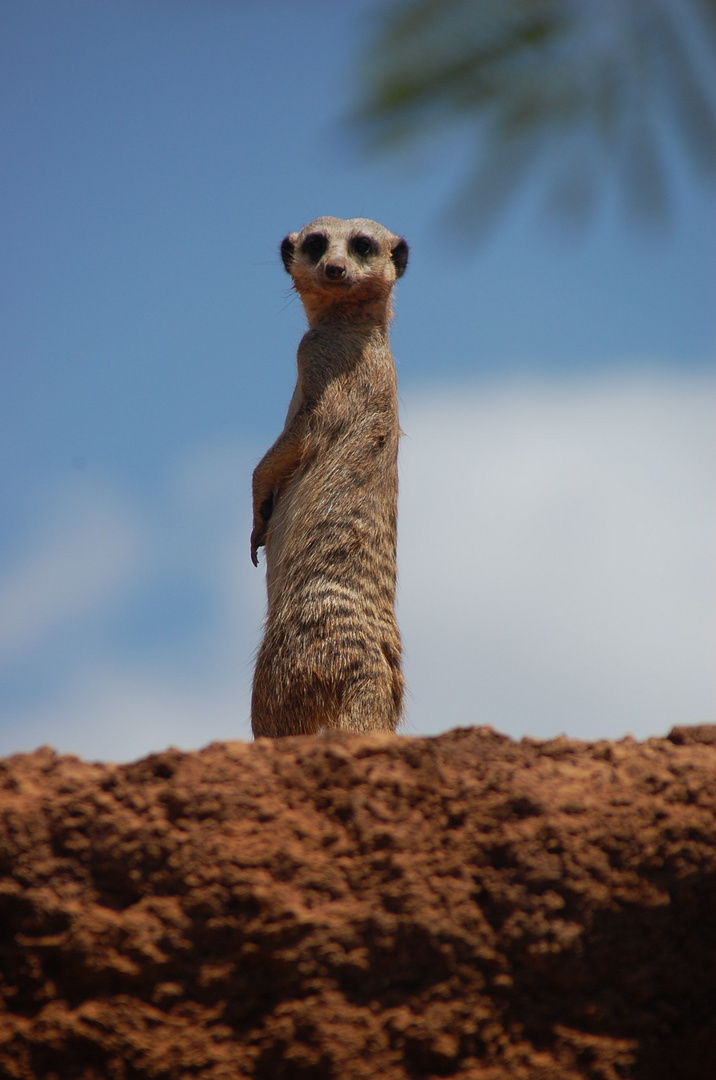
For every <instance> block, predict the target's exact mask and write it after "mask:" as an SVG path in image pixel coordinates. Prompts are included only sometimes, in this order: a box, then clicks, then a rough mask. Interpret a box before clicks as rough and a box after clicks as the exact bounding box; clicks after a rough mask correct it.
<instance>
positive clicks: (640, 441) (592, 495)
mask: <svg viewBox="0 0 716 1080" xmlns="http://www.w3.org/2000/svg"><path fill="white" fill-rule="evenodd" d="M715 414H716V380H714V379H708V378H706V377H702V378H697V377H694V376H683V377H676V376H662V375H657V374H651V375H649V374H641V375H635V376H633V377H630V378H627V377H624V376H621V377H619V376H615V375H611V376H602V377H601V378H599V379H594V380H593V381H591V382H586V381H585V382H576V381H573V382H571V383H554V384H538V385H524V384H514V385H502V386H493V387H484V386H483V387H479V386H476V387H455V388H454V389H444V388H443V389H440V390H438V391H436V392H424V393H420V394H410V395H407V396H406V400H405V402H404V408H403V418H402V422H403V427H404V428H405V430H406V431H407V433H408V434H407V436H406V438H405V439H404V440H403V444H402V450H401V457H402V460H401V516H400V529H399V533H400V549H399V567H400V606H399V618H400V623H401V628H402V631H403V636H404V640H405V648H406V677H407V681H408V686H409V691H410V693H409V698H408V714H409V720H408V724H407V726H406V729H405V730H406V732H407V733H408V734H410V733H414V734H422V733H436V732H438V731H441V730H445V729H447V728H450V727H456V726H459V725H463V726H465V725H470V724H477V723H491V724H493V725H495V726H496V727H498V728H500V729H502V730H503V731H507V732H508V733H510V734H512V735H515V736H519V735H522V734H526V733H527V734H532V735H535V736H548V735H552V734H556V733H558V732H560V731H564V732H566V733H567V734H569V735H572V736H576V737H581V738H597V737H619V736H621V735H623V734H625V733H627V732H631V733H632V734H634V735H636V736H638V737H646V736H648V735H650V734H659V733H663V732H664V731H665V730H667V729H668V728H669V726H671V725H672V724H675V723H696V722H703V721H709V720H713V721H716V687H715V686H714V680H713V670H714V665H713V655H714V646H715V645H716V581H715V570H716V566H715V561H716V555H715V554H714V552H716V545H715V543H714V541H715V540H716V505H715V503H716V496H715V495H714V490H715V488H714V475H713V474H714V468H715V466H716V458H715V456H714V433H715V432H716V424H714V419H715V418H716V415H715ZM254 459H255V455H253V454H252V453H250V452H248V451H247V450H246V449H245V448H242V447H240V446H237V445H233V446H231V445H229V446H223V447H217V446H213V447H211V446H210V447H203V448H199V449H198V450H196V451H194V452H192V453H191V454H190V455H188V457H187V459H186V460H185V461H184V462H180V463H178V465H177V468H176V470H175V475H174V476H173V477H172V478H170V481H169V483H168V486H167V491H166V494H165V497H164V498H163V499H160V500H158V501H157V502H156V503H155V504H154V505H153V507H152V510H151V521H150V520H149V517H148V512H145V513H144V515H142V513H140V510H139V508H138V507H135V508H134V509H128V508H127V507H126V506H123V505H122V504H120V503H119V502H118V501H117V499H116V498H114V497H113V496H110V495H109V494H108V493H106V492H104V493H103V492H98V491H95V492H94V494H92V496H91V497H90V495H87V496H86V498H85V501H84V502H83V501H82V500H79V501H77V502H75V503H74V504H72V505H71V504H70V503H69V502H67V503H66V508H65V512H64V516H63V515H60V516H59V517H56V518H54V519H53V521H52V522H50V519H49V518H48V525H47V526H46V528H45V530H44V531H43V532H42V533H41V534H40V535H39V537H38V539H37V542H36V543H35V544H34V545H33V546H32V548H31V549H30V550H29V551H28V552H27V554H26V556H25V558H24V560H20V561H18V563H17V565H16V567H15V571H14V575H13V576H11V575H10V574H9V573H8V574H7V575H6V577H5V578H4V579H3V580H4V597H5V606H4V611H3V614H4V616H5V618H7V616H8V613H9V614H10V615H11V617H12V623H13V626H14V635H13V638H12V647H13V648H14V649H15V652H16V654H17V655H18V656H19V657H21V658H22V660H23V663H31V664H32V663H35V664H36V670H37V673H38V678H40V679H41V676H42V667H41V665H42V664H43V663H46V662H47V656H48V651H49V652H50V653H51V652H52V650H53V648H54V649H55V654H56V655H57V656H59V655H61V657H62V663H63V664H64V663H68V664H69V665H70V667H69V669H68V670H67V671H66V672H65V675H66V678H65V679H64V682H63V683H62V685H61V686H55V688H54V689H53V690H52V691H51V692H48V694H47V696H46V698H45V699H44V700H42V701H39V700H37V698H36V699H35V701H34V704H32V705H31V706H29V705H27V706H22V707H21V706H19V705H18V706H12V705H10V707H9V708H8V709H6V713H5V719H4V722H3V725H2V730H1V731H0V753H9V752H13V751H15V750H20V749H31V748H33V747H35V746H37V745H39V744H41V743H50V744H51V745H54V746H56V747H57V748H58V749H59V750H62V751H71V752H75V753H79V754H81V755H83V756H85V757H90V758H104V759H110V760H126V759H129V758H133V757H139V756H141V755H142V754H145V753H149V752H150V751H153V750H158V749H161V748H163V747H165V746H167V745H176V746H180V747H181V748H184V749H191V748H194V747H198V746H201V745H203V744H205V743H207V742H210V741H212V740H214V739H228V738H249V737H250V734H249V723H248V708H249V692H250V684H251V673H252V663H253V650H254V648H255V645H256V643H257V641H258V638H259V635H260V623H261V618H262V614H263V606H264V580H263V572H262V571H257V570H255V569H254V568H253V567H252V566H251V563H250V560H249V557H248V533H249V528H250V522H249V513H250V511H249V504H248V478H249V476H250V472H251V467H252V464H253V461H254ZM242 482H243V483H244V487H243V489H242V488H241V484H242ZM50 525H52V527H50ZM168 553H171V554H168ZM167 560H169V561H170V562H171V573H172V575H174V577H173V578H172V580H175V578H176V580H179V581H181V580H184V581H195V582H199V583H200V584H201V587H202V588H204V589H206V590H207V593H208V595H209V596H210V598H211V617H210V619H209V620H208V621H207V620H204V622H203V623H202V625H201V626H199V625H198V624H197V626H196V628H195V630H194V631H193V636H192V635H190V636H189V640H188V642H187V640H186V639H185V640H183V642H182V644H181V647H178V646H177V647H174V646H172V645H171V643H170V644H169V645H167V647H166V648H165V649H160V650H159V651H158V652H155V651H152V652H151V654H150V653H149V652H147V654H146V655H142V656H141V660H138V659H137V650H136V649H135V650H134V652H133V654H132V655H129V654H127V653H126V651H125V653H121V652H120V651H119V650H118V649H117V648H116V647H115V646H114V645H113V644H112V637H111V635H109V637H108V638H107V640H106V641H105V640H103V642H102V643H100V645H93V649H92V653H91V655H89V654H88V653H87V651H86V649H87V646H86V642H87V635H86V633H85V634H83V632H82V631H83V627H85V628H86V624H87V623H88V622H89V621H90V620H91V619H93V618H95V619H96V617H97V614H98V612H99V613H102V612H104V613H105V615H108V618H109V620H110V622H111V613H112V611H113V610H115V606H116V601H117V596H118V594H122V593H124V592H126V591H127V590H128V589H130V588H131V589H134V590H141V589H142V588H143V587H144V584H145V583H149V584H151V582H152V580H154V579H156V578H157V577H159V576H161V574H163V573H164V572H165V570H166V566H167ZM73 628H74V630H76V631H77V634H76V640H77V644H76V645H75V646H73V648H74V651H73V648H69V647H68V645H67V642H68V640H70V641H72V640H74V639H73V638H72V634H73V632H74V631H73ZM40 639H42V640H43V641H44V643H45V646H44V651H43V652H42V655H41V656H39V657H36V656H35V651H34V649H35V645H36V643H37V642H38V641H39V640H40ZM9 640H10V639H9V638H6V639H0V641H4V642H7V641H9ZM6 648H9V646H8V645H7V644H6ZM157 655H158V656H160V657H161V660H157V658H156V657H157ZM33 670H35V669H33Z"/></svg>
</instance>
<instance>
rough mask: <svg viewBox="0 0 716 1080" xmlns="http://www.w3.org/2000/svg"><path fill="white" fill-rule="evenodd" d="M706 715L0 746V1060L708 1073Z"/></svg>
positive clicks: (162, 1078) (715, 945)
mask: <svg viewBox="0 0 716 1080" xmlns="http://www.w3.org/2000/svg"><path fill="white" fill-rule="evenodd" d="M714 736H716V731H715V730H714V729H713V728H704V729H678V730H675V731H674V732H672V735H671V736H670V739H669V740H662V739H651V740H649V741H648V742H646V743H643V744H637V743H634V742H632V741H630V740H625V741H623V742H620V743H608V742H598V743H576V742H572V741H570V740H567V739H557V740H554V741H551V742H544V743H540V742H534V741H528V740H525V741H523V742H521V743H514V742H512V741H511V740H510V739H507V738H505V737H502V736H500V735H497V734H495V733H494V732H493V731H491V730H489V729H484V728H482V729H480V728H476V729H469V730H458V731H453V732H450V733H449V734H446V735H442V736H440V737H439V738H436V739H410V738H396V737H394V736H367V737H361V736H345V735H333V736H330V737H316V738H294V739H285V740H281V741H277V742H269V741H265V740H260V741H259V742H257V743H256V744H254V745H244V744H239V743H229V744H215V745H212V746H209V747H208V748H207V749H205V750H203V751H201V752H200V753H195V754H183V753H179V752H177V751H168V752H167V753H164V754H158V755H155V756H152V757H149V758H147V759H146V760H144V761H140V762H137V763H136V764H133V765H127V766H112V765H93V764H86V763H83V762H81V761H79V760H78V759H77V758H73V757H58V756H57V755H55V754H54V753H53V752H52V751H51V750H48V749H43V750H39V751H38V752H37V753H35V754H29V755H18V756H16V757H12V758H9V759H7V760H5V761H4V762H2V763H0V809H1V810H2V819H1V820H2V828H1V829H0V991H1V993H2V998H3V1001H4V1005H3V1007H2V1010H1V1011H0V1077H2V1078H13V1080H20V1078H22V1080H148V1078H150V1077H151V1078H156V1080H188V1078H190V1077H191V1078H195V1077H198V1078H201V1080H241V1078H244V1077H246V1078H249V1077H250V1078H256V1080H282V1078H286V1080H294V1078H296V1080H339V1078H340V1080H377V1078H385V1080H407V1078H418V1077H420V1078H428V1077H445V1076H455V1077H462V1078H475V1080H506V1078H511V1080H512V1078H520V1080H577V1078H587V1077H589V1078H593V1080H625V1078H630V1080H674V1078H676V1077H678V1078H680V1080H708V1078H710V1077H712V1076H716V831H715V824H716V819H715V811H716V739H715V738H714Z"/></svg>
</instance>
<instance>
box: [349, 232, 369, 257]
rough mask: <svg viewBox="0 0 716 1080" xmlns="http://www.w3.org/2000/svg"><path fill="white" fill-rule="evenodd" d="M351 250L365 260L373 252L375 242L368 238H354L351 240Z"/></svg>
mask: <svg viewBox="0 0 716 1080" xmlns="http://www.w3.org/2000/svg"><path fill="white" fill-rule="evenodd" d="M351 248H352V249H353V251H355V253H356V255H360V256H361V258H363V259H365V258H366V256H368V255H370V254H371V252H372V251H373V241H372V240H371V239H370V237H368V236H354V237H353V239H352V240H351Z"/></svg>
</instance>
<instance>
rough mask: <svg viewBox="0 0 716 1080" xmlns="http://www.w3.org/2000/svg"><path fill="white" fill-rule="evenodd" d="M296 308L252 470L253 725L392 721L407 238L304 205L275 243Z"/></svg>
mask: <svg viewBox="0 0 716 1080" xmlns="http://www.w3.org/2000/svg"><path fill="white" fill-rule="evenodd" d="M281 255H282V258H283V261H284V265H285V267H286V269H287V271H288V272H289V273H290V274H291V277H292V278H293V281H294V285H295V287H296V290H297V291H298V293H299V295H300V297H301V300H302V302H303V306H304V308H305V310H306V315H307V316H308V323H309V330H308V332H307V333H306V334H305V336H304V337H303V339H302V341H301V343H300V345H299V348H298V381H297V383H296V389H295V391H294V394H293V398H292V399H291V404H290V406H289V409H288V415H287V417H286V424H285V427H284V429H283V432H282V433H281V435H280V436H279V437H278V439H277V440H276V442H275V443H274V445H273V446H272V447H271V449H270V450H269V451H268V453H267V454H266V455H265V456H264V458H263V459H262V460H261V461H260V462H259V464H258V466H257V467H256V470H255V472H254V476H253V508H254V524H253V532H252V534H251V557H252V559H253V561H254V564H255V565H256V564H257V549H258V548H259V547H261V546H262V545H265V547H266V563H267V574H266V578H267V589H268V614H267V618H266V631H265V635H264V639H263V642H262V645H261V648H260V650H259V654H258V657H257V661H256V671H255V674H254V686H253V695H252V703H251V724H252V729H253V733H254V735H255V736H257V737H258V736H260V735H268V736H274V737H275V736H281V735H303V734H310V733H313V732H318V731H321V730H323V729H327V728H342V729H343V730H346V731H374V730H384V731H394V730H395V728H396V726H397V724H398V722H399V720H400V714H401V708H402V698H403V676H402V673H401V667H400V656H401V648H400V634H399V632H398V627H397V624H396V621H395V612H394V602H395V572H396V571H395V544H396V519H397V495H398V472H397V455H398V438H399V434H400V428H399V424H398V402H397V387H396V375H395V365H394V363H393V357H392V355H391V352H390V343H389V340H388V323H389V321H390V318H391V316H392V304H391V292H392V289H393V285H394V284H395V281H396V278H397V277H400V276H401V274H402V273H403V271H404V269H405V265H406V262H407V255H408V248H407V244H406V243H405V241H404V240H401V239H400V237H398V236H394V235H393V234H392V233H390V232H388V230H387V229H385V228H383V226H382V225H378V224H377V222H375V221H369V220H367V219H366V218H354V219H352V220H350V221H344V220H342V219H339V218H330V217H324V218H317V219H316V220H315V221H312V222H311V223H310V224H309V225H306V226H305V227H304V228H303V229H301V231H300V232H298V233H291V234H290V236H287V237H286V239H285V240H284V241H283V243H282V245H281Z"/></svg>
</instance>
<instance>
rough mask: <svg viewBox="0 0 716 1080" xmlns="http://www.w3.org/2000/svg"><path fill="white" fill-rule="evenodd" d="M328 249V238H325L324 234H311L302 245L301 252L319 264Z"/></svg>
mask: <svg viewBox="0 0 716 1080" xmlns="http://www.w3.org/2000/svg"><path fill="white" fill-rule="evenodd" d="M327 247H328V237H327V236H324V235H323V233H311V235H310V236H307V237H306V239H305V240H304V241H303V243H302V244H301V251H302V253H303V254H304V255H305V256H306V257H307V258H309V259H310V260H311V262H318V260H319V259H320V257H321V255H323V254H324V253H325V250H326V248H327Z"/></svg>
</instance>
